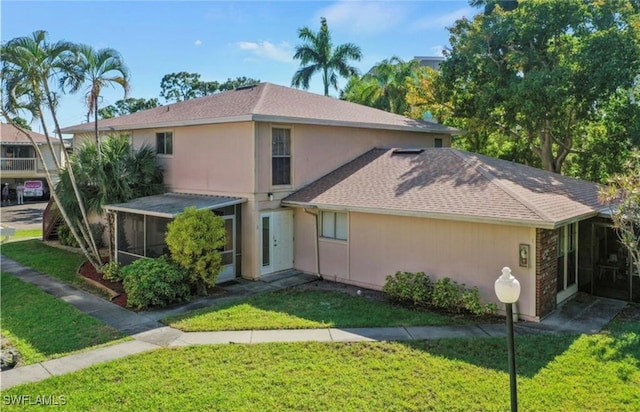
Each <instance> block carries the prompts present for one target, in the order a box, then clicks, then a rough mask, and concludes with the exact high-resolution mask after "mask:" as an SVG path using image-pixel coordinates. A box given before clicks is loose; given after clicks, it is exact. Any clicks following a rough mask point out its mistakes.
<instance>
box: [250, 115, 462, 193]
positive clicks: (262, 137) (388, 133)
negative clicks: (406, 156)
mask: <svg viewBox="0 0 640 412" xmlns="http://www.w3.org/2000/svg"><path fill="white" fill-rule="evenodd" d="M273 127H281V128H289V129H291V140H292V144H291V146H292V147H291V151H292V163H293V164H292V168H291V169H292V181H293V184H292V185H291V186H287V187H275V188H274V187H273V186H272V185H271V129H272V128H273ZM436 137H437V138H441V139H442V140H443V145H444V146H450V145H451V138H450V136H444V135H443V136H441V135H430V134H425V133H416V132H401V131H393V130H374V129H356V128H351V127H332V126H313V125H300V124H296V125H291V124H271V123H258V124H257V128H256V151H257V153H258V156H257V157H258V163H257V171H258V173H257V179H258V184H257V190H256V191H257V192H279V191H281V192H286V193H290V192H292V191H294V190H297V189H299V188H301V187H303V186H305V185H307V184H309V183H311V182H313V181H314V180H317V179H318V178H319V177H321V176H324V175H326V174H327V173H329V172H331V171H332V170H334V169H337V168H338V167H340V166H342V165H344V164H345V163H347V162H349V161H351V160H353V159H355V158H356V157H358V156H360V155H361V154H363V153H365V152H367V151H368V150H371V149H373V148H376V147H433V146H434V139H435V138H436Z"/></svg>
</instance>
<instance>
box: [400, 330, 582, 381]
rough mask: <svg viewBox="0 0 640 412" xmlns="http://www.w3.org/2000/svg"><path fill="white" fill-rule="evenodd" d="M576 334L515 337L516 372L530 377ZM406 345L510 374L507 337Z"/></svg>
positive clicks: (568, 343)
mask: <svg viewBox="0 0 640 412" xmlns="http://www.w3.org/2000/svg"><path fill="white" fill-rule="evenodd" d="M577 338H579V335H533V336H517V337H516V338H515V350H516V371H517V374H518V375H519V376H526V377H528V378H531V377H533V376H535V375H536V374H537V373H538V372H539V371H540V370H541V369H542V368H544V367H545V366H546V365H548V364H549V363H550V362H552V361H553V360H554V359H556V358H557V357H558V356H560V355H562V354H563V353H564V352H566V351H567V350H568V349H569V348H570V346H571V345H572V344H573V343H574V341H575V340H576V339H577ZM404 344H405V345H407V346H409V347H411V348H413V349H418V350H422V351H425V352H428V353H429V354H431V355H433V356H441V357H443V358H446V359H449V360H452V361H462V362H465V363H469V364H472V365H475V366H478V367H480V368H486V369H493V370H498V371H501V372H505V373H509V363H508V356H507V353H508V352H507V338H506V337H500V338H494V337H487V338H477V337H476V338H459V339H438V340H424V341H412V342H404Z"/></svg>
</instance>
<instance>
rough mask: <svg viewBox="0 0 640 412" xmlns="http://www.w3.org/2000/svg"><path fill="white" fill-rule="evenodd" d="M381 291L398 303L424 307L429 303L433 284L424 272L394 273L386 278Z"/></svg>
mask: <svg viewBox="0 0 640 412" xmlns="http://www.w3.org/2000/svg"><path fill="white" fill-rule="evenodd" d="M382 291H383V292H385V293H387V294H388V295H389V296H390V297H391V298H392V299H394V300H396V301H398V302H402V303H411V304H413V305H416V306H426V305H428V303H429V302H430V301H431V294H432V293H433V282H432V281H431V279H430V278H429V276H427V275H425V274H424V272H417V273H412V272H396V274H395V275H393V276H391V275H389V276H387V279H386V282H385V284H384V286H383V287H382Z"/></svg>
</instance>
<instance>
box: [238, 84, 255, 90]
mask: <svg viewBox="0 0 640 412" xmlns="http://www.w3.org/2000/svg"><path fill="white" fill-rule="evenodd" d="M255 86H256V85H255V84H245V85H243V86H238V87H236V88H235V89H234V90H248V89H253V88H254V87H255Z"/></svg>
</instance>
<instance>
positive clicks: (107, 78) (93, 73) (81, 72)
mask: <svg viewBox="0 0 640 412" xmlns="http://www.w3.org/2000/svg"><path fill="white" fill-rule="evenodd" d="M74 57H75V58H74V61H73V64H74V66H75V71H74V73H73V75H72V76H68V77H67V78H66V79H64V82H65V83H67V84H69V85H70V88H71V91H72V92H76V91H78V90H79V89H80V87H81V86H82V85H83V84H85V83H88V86H87V89H88V90H87V93H86V99H87V106H88V108H89V111H88V116H91V115H92V114H93V115H94V132H95V139H96V144H97V145H100V136H99V134H98V105H99V102H100V93H101V92H102V89H103V88H104V87H105V86H114V87H115V86H121V87H122V88H123V89H124V96H125V98H126V97H127V94H128V93H129V70H128V69H127V66H126V65H125V63H124V59H123V58H122V55H120V53H119V52H118V51H116V50H114V49H111V48H104V49H94V48H93V47H91V46H89V45H86V44H80V45H77V46H76V47H75V48H74Z"/></svg>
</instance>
